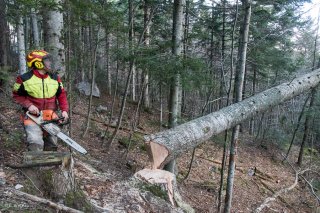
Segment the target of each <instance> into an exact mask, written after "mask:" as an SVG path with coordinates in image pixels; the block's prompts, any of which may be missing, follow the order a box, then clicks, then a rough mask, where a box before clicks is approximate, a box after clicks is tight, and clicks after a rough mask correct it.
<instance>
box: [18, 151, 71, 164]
mask: <svg viewBox="0 0 320 213" xmlns="http://www.w3.org/2000/svg"><path fill="white" fill-rule="evenodd" d="M70 157H71V154H70V153H69V152H53V151H34V152H25V153H24V163H25V164H28V165H38V164H47V163H48V164H50V163H59V162H60V164H61V163H62V161H64V160H66V159H65V158H70ZM58 165H59V164H58Z"/></svg>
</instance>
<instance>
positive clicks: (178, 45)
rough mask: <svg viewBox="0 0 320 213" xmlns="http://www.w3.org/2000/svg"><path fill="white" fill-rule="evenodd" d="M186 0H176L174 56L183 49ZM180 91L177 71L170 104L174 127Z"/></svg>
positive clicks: (173, 36) (170, 124)
mask: <svg viewBox="0 0 320 213" xmlns="http://www.w3.org/2000/svg"><path fill="white" fill-rule="evenodd" d="M184 5H185V0H175V1H174V9H173V10H174V11H173V29H172V43H173V46H172V54H173V55H174V56H180V55H181V51H182V47H183V46H182V44H183V43H182V39H183V29H182V22H183V7H184ZM179 92H180V73H179V72H177V73H176V74H175V76H174V78H173V79H172V85H171V89H170V106H169V126H170V128H173V127H175V126H176V125H177V122H178V114H179V110H180V109H179V106H180V104H179V103H178V102H179Z"/></svg>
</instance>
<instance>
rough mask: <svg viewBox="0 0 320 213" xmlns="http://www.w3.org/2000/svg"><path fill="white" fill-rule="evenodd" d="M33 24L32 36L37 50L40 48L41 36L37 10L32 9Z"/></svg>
mask: <svg viewBox="0 0 320 213" xmlns="http://www.w3.org/2000/svg"><path fill="white" fill-rule="evenodd" d="M30 16H31V23H32V34H33V46H34V47H35V48H40V36H39V28H38V18H37V16H36V12H35V9H34V8H32V9H31V15H30Z"/></svg>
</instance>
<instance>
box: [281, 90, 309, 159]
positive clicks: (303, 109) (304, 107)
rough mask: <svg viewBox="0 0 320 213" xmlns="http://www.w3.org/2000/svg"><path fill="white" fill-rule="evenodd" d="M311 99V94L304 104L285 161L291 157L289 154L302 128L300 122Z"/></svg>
mask: <svg viewBox="0 0 320 213" xmlns="http://www.w3.org/2000/svg"><path fill="white" fill-rule="evenodd" d="M310 97H311V94H310V95H309V96H308V97H307V98H306V100H305V102H304V104H303V107H302V109H301V112H300V115H299V117H298V121H297V126H296V128H295V129H294V131H293V134H292V138H291V142H290V146H289V148H288V151H287V154H286V156H285V157H284V160H286V159H287V158H288V156H289V153H290V151H291V147H292V145H293V142H294V139H295V138H296V134H297V132H298V130H299V127H300V122H301V119H302V116H303V115H304V111H305V109H306V105H307V103H308V100H309V98H310Z"/></svg>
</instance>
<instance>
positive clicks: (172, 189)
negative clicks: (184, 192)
mask: <svg viewBox="0 0 320 213" xmlns="http://www.w3.org/2000/svg"><path fill="white" fill-rule="evenodd" d="M134 177H135V178H137V179H139V180H140V181H141V182H143V183H145V184H148V185H150V186H151V187H157V186H159V187H160V188H161V190H162V191H166V193H167V197H168V200H169V201H170V203H171V205H172V206H173V207H176V206H178V207H180V208H181V209H183V212H188V213H194V212H195V211H194V209H193V208H192V207H191V206H190V205H189V204H187V203H185V202H184V201H183V200H182V197H181V195H180V194H179V192H178V189H177V185H176V176H175V175H174V174H173V173H171V172H168V171H165V170H160V169H143V170H140V171H138V172H137V173H135V174H134ZM150 186H149V188H150ZM163 188H164V189H163Z"/></svg>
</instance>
